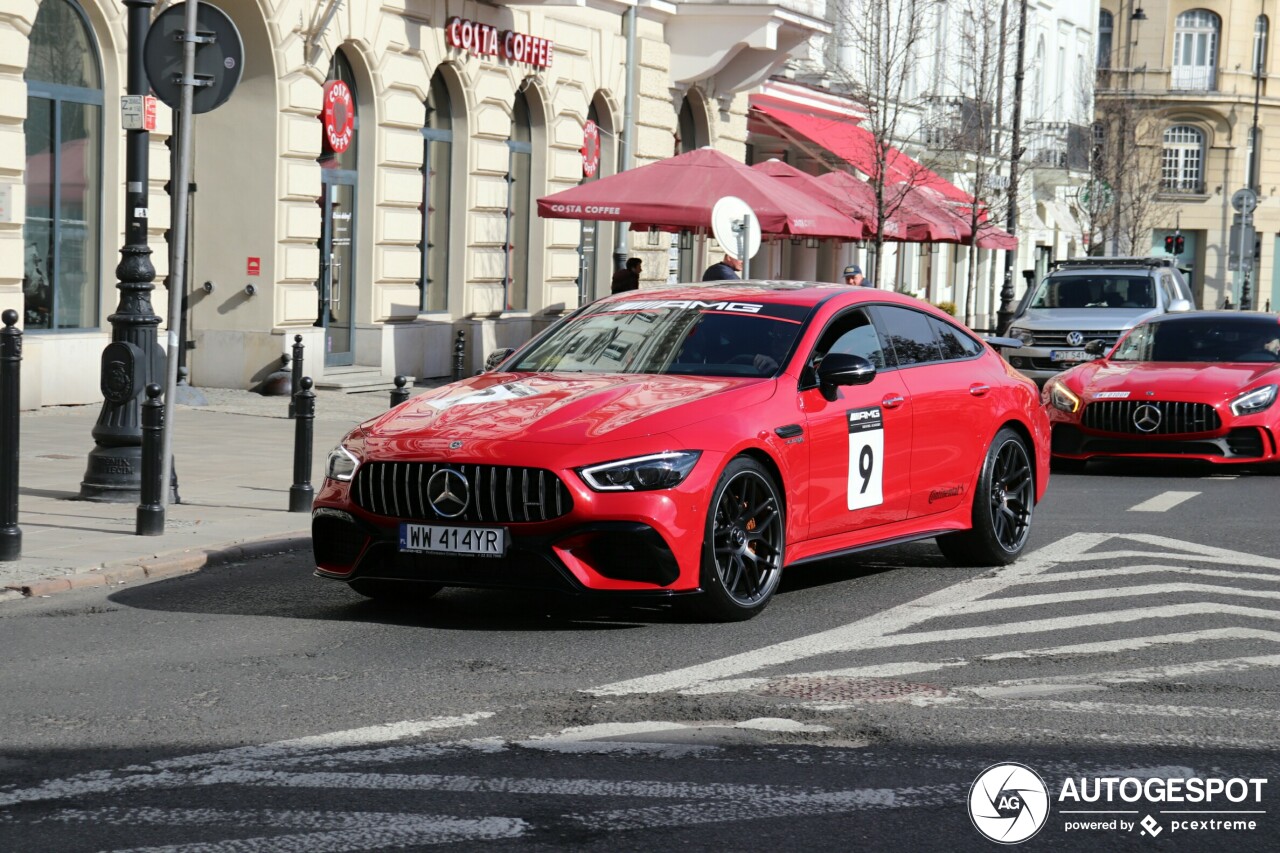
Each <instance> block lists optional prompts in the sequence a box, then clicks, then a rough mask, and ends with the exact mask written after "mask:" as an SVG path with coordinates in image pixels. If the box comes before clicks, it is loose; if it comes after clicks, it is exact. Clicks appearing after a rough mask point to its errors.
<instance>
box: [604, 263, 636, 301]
mask: <svg viewBox="0 0 1280 853" xmlns="http://www.w3.org/2000/svg"><path fill="white" fill-rule="evenodd" d="M642 269H643V264H642V262H641V261H640V259H639V258H628V259H627V265H626V266H625V267H623V268H622V269H620V270H618V271H617V272H615V273H614V274H613V282H612V284H611V285H610V286H609V292H610V293H626V292H627V291H628V290H639V289H640V272H641V270H642Z"/></svg>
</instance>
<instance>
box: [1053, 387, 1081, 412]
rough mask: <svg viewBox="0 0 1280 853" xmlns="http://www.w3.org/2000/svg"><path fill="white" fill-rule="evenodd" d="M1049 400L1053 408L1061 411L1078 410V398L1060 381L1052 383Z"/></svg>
mask: <svg viewBox="0 0 1280 853" xmlns="http://www.w3.org/2000/svg"><path fill="white" fill-rule="evenodd" d="M1049 402H1050V403H1051V404H1052V405H1053V407H1054V408H1055V409H1058V410H1060V411H1063V412H1078V411H1080V398H1079V397H1077V396H1076V395H1075V394H1073V393H1072V392H1071V389H1070V388H1068V387H1067V386H1066V385H1063V384H1062V383H1061V382H1057V383H1054V385H1053V388H1052V389H1051V390H1050V391H1049Z"/></svg>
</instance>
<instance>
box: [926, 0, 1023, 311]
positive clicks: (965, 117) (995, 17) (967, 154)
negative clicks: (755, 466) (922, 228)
mask: <svg viewBox="0 0 1280 853" xmlns="http://www.w3.org/2000/svg"><path fill="white" fill-rule="evenodd" d="M950 13H951V14H952V15H955V17H954V18H953V19H952V26H951V31H952V34H953V48H954V49H955V54H954V56H951V57H948V58H947V60H946V61H945V62H943V63H942V65H943V67H944V68H946V69H947V70H948V71H949V72H950V77H951V79H950V80H949V82H950V83H951V88H952V89H953V90H954V91H956V92H958V93H960V94H959V96H957V97H955V98H951V99H949V101H948V103H946V104H945V108H946V109H947V110H948V111H949V116H950V121H949V122H946V123H943V124H941V125H940V127H941V128H943V129H945V130H944V133H943V134H942V135H941V136H940V138H939V139H938V141H939V142H940V143H942V145H943V146H944V147H946V148H948V149H949V150H951V151H952V152H954V154H955V156H956V158H957V159H958V160H959V162H958V163H957V168H958V169H960V170H963V171H964V172H965V173H966V174H967V175H968V176H969V179H970V185H971V186H972V187H973V188H974V203H973V204H969V205H966V206H965V208H964V209H963V210H961V211H960V213H961V214H962V216H963V217H964V219H965V220H966V223H967V224H968V226H969V230H970V237H969V242H968V246H969V264H968V276H967V280H966V287H965V295H964V312H963V313H964V321H965V323H968V324H972V323H973V319H974V316H975V313H976V294H977V290H978V286H977V284H978V282H977V278H978V265H977V251H978V241H979V240H981V239H982V237H983V236H984V235H985V234H987V233H989V232H990V231H991V230H993V229H994V228H995V227H996V224H997V222H1000V221H1003V219H1004V211H1003V205H1004V203H1007V197H1006V196H1004V195H1003V194H999V197H998V199H997V205H998V206H999V207H1000V208H1001V209H993V208H991V207H990V206H988V205H987V204H985V203H984V202H983V201H982V200H981V199H980V198H979V196H980V194H981V192H982V190H983V189H984V188H987V187H989V186H991V185H992V184H993V183H994V181H993V180H992V179H993V178H994V176H996V175H999V174H1001V173H1002V172H1003V170H1004V163H1005V160H1006V157H1007V154H1008V152H1006V151H1005V150H1004V145H1005V140H1004V134H1003V132H1002V126H1001V122H1000V118H1001V115H1000V113H1001V109H1002V107H1003V104H1004V102H1005V100H1006V94H1005V91H1004V89H1005V85H1006V81H1007V80H1008V79H1009V77H1010V76H1011V73H1010V69H1009V68H1008V67H1007V65H1006V63H1007V62H1008V61H1009V59H1008V53H1009V52H1008V50H1007V46H1008V45H1009V44H1010V43H1011V41H1012V39H1013V38H1015V37H1016V34H1015V33H1014V32H1013V27H1012V26H1011V21H1010V16H1009V15H1008V9H1007V5H1006V2H1005V0H958V2H953V3H952V4H950ZM935 133H937V131H935Z"/></svg>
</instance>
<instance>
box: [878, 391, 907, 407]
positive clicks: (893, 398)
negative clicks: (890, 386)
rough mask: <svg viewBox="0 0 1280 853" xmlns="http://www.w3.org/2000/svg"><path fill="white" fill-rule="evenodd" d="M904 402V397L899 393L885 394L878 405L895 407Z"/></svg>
mask: <svg viewBox="0 0 1280 853" xmlns="http://www.w3.org/2000/svg"><path fill="white" fill-rule="evenodd" d="M905 402H906V398H905V397H903V396H902V395H901V394H886V395H885V398H884V399H883V400H881V401H880V405H882V406H884V407H885V408H886V409H896V408H898V407H899V406H901V405H902V404H903V403H905Z"/></svg>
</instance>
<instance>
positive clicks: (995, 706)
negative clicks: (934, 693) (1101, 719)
mask: <svg viewBox="0 0 1280 853" xmlns="http://www.w3.org/2000/svg"><path fill="white" fill-rule="evenodd" d="M948 707H949V708H950V709H951V710H959V711H987V712H994V713H1008V712H1010V711H1021V710H1035V711H1051V712H1053V713H1064V714H1098V715H1106V714H1114V715H1115V716H1119V717H1179V718H1184V719H1193V720H1197V719H1200V720H1220V719H1233V720H1269V721H1273V722H1276V723H1280V711H1271V710H1267V709H1264V708H1215V707H1213V706H1211V705H1140V704H1133V703H1126V702H1089V701H1083V700H1082V701H1077V702H1067V701H1063V700H1061V699H1021V700H1019V701H1017V702H1016V703H1015V702H1001V703H986V704H981V705H976V704H968V703H964V704H956V705H950V706H948Z"/></svg>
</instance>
